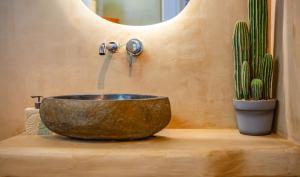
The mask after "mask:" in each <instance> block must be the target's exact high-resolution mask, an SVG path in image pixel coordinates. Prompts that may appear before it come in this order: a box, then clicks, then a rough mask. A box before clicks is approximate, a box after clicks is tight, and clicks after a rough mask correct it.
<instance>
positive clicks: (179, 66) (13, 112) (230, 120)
mask: <svg viewBox="0 0 300 177" xmlns="http://www.w3.org/2000/svg"><path fill="white" fill-rule="evenodd" d="M222 2H223V3H220V1H219V0H191V1H190V3H189V5H188V6H187V7H186V8H185V9H184V10H183V12H182V13H181V14H180V15H179V16H177V17H176V18H174V19H173V20H170V21H168V22H165V23H161V24H157V25H151V26H143V27H132V26H120V25H117V24H113V23H110V22H107V21H105V20H103V19H101V18H99V17H98V16H96V15H95V14H93V13H92V12H90V11H89V9H87V8H86V7H85V6H84V5H83V4H82V2H81V1H80V0H51V1H40V0H26V1H20V0H1V1H0V22H1V25H0V54H1V55H0V83H1V87H0V98H1V99H0V126H1V128H0V139H4V138H7V137H10V136H13V135H15V134H17V133H19V132H21V131H22V130H23V129H24V113H23V111H24V108H25V107H28V106H32V105H33V101H32V99H31V98H30V96H31V95H43V96H50V95H61V94H70V93H78V92H97V93H140V94H154V95H164V96H168V97H169V98H170V101H171V105H172V122H171V123H170V125H169V128H235V127H236V123H235V116H234V110H233V107H232V98H233V79H232V75H233V60H232V50H231V36H232V31H233V26H234V24H235V22H236V21H237V20H246V18H247V1H246V0H226V1H222ZM130 38H139V39H140V40H142V41H143V44H144V47H145V50H144V52H143V54H142V55H141V56H140V57H139V58H138V61H137V63H135V64H134V66H133V72H132V76H131V77H129V74H128V73H129V68H128V61H127V56H126V53H125V50H124V48H123V49H121V50H120V52H119V53H117V54H115V55H114V56H113V58H112V59H111V61H110V62H109V66H108V67H107V72H106V73H105V89H103V90H97V82H98V80H99V76H98V75H99V72H100V70H101V67H102V65H103V63H104V61H105V60H104V57H101V56H99V55H98V47H99V44H100V43H101V42H105V41H114V40H115V41H118V42H119V43H121V44H125V43H126V42H127V41H128V40H129V39H130Z"/></svg>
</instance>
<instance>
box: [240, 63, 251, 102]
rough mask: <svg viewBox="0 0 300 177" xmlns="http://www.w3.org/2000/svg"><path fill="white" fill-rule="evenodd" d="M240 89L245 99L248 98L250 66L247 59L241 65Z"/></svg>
mask: <svg viewBox="0 0 300 177" xmlns="http://www.w3.org/2000/svg"><path fill="white" fill-rule="evenodd" d="M241 82H242V91H243V97H244V99H245V100H248V99H249V98H250V94H249V88H250V66H249V63H248V62H247V61H244V62H243V66H242V81H241Z"/></svg>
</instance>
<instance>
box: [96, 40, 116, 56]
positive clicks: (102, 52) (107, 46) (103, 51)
mask: <svg viewBox="0 0 300 177" xmlns="http://www.w3.org/2000/svg"><path fill="white" fill-rule="evenodd" d="M118 49H119V45H118V44H117V43H116V42H109V43H107V44H106V43H102V44H101V45H100V48H99V55H105V54H106V50H108V51H109V52H111V53H116V52H117V51H118Z"/></svg>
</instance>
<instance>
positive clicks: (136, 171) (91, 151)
mask: <svg viewBox="0 0 300 177" xmlns="http://www.w3.org/2000/svg"><path fill="white" fill-rule="evenodd" d="M0 176H31V177H35V176H72V177H74V176H97V177H98V176H103V177H121V176H122V177H127V176H128V177H143V176H145V177H152V176H153V177H173V176H176V177H182V176H188V177H194V176H203V177H210V176H230V177H234V176H268V177H271V176H300V147H299V146H297V145H295V144H293V143H292V142H290V141H288V140H285V139H282V138H280V137H278V136H276V135H269V136H264V137H253V136H245V135H241V134H239V132H238V130H231V129H224V130H202V129H201V130H200V129H185V130H184V129H166V130H163V131H162V132H160V133H158V134H157V136H156V137H152V138H149V139H145V140H140V141H132V142H116V141H80V140H74V139H69V138H66V137H62V136H58V135H54V136H53V135H52V136H28V135H27V136H24V135H20V136H15V137H12V138H10V139H7V140H5V141H2V142H0Z"/></svg>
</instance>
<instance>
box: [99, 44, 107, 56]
mask: <svg viewBox="0 0 300 177" xmlns="http://www.w3.org/2000/svg"><path fill="white" fill-rule="evenodd" d="M105 54H106V44H105V43H102V44H101V45H100V47H99V55H105Z"/></svg>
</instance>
